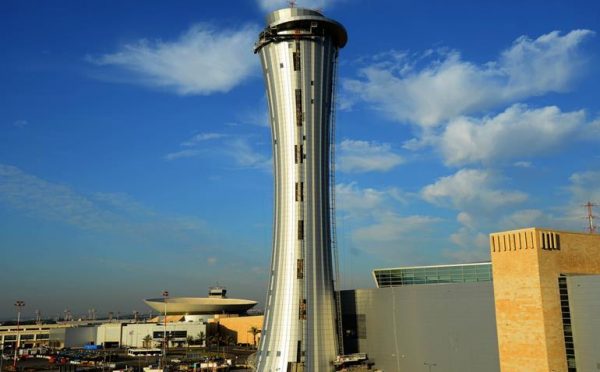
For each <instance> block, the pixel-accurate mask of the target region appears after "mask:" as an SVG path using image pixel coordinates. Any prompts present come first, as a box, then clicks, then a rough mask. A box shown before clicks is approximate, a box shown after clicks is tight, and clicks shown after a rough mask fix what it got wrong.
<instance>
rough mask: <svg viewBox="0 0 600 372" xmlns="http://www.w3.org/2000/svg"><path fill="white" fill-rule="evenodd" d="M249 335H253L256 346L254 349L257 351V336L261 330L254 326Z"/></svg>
mask: <svg viewBox="0 0 600 372" xmlns="http://www.w3.org/2000/svg"><path fill="white" fill-rule="evenodd" d="M248 333H252V344H253V345H254V348H255V349H256V335H257V334H259V333H260V329H258V328H257V327H254V326H252V327H250V329H249V330H248Z"/></svg>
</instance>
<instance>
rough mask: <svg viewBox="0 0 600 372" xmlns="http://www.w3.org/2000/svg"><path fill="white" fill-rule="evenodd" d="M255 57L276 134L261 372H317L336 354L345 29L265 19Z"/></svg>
mask: <svg viewBox="0 0 600 372" xmlns="http://www.w3.org/2000/svg"><path fill="white" fill-rule="evenodd" d="M267 23H268V25H267V27H266V28H265V29H264V31H263V32H262V33H261V34H260V36H259V40H258V41H257V42H256V46H255V49H254V52H255V53H257V54H258V55H259V57H260V60H261V63H262V67H263V73H264V78H265V85H266V89H267V99H268V103H269V118H270V122H271V130H272V143H273V161H274V182H275V185H274V186H275V187H274V190H275V191H274V198H275V209H274V222H273V256H272V263H271V271H270V273H271V277H270V285H269V289H268V294H267V301H266V311H265V320H264V325H263V332H262V337H261V341H260V346H259V351H258V353H257V367H258V370H259V371H265V372H268V371H295V370H302V369H301V368H302V367H300V366H303V367H304V368H303V370H304V371H313V372H322V371H331V370H333V369H334V367H333V361H334V359H335V357H336V355H337V353H338V345H337V343H338V335H337V327H336V303H335V298H334V262H333V253H332V230H331V221H332V218H334V216H332V215H331V209H330V207H331V194H330V186H331V185H330V166H331V152H330V151H331V146H330V145H331V141H332V138H333V133H332V128H333V127H332V113H333V107H332V106H333V97H334V81H335V70H336V61H337V56H338V50H339V49H340V48H342V47H343V46H344V45H345V44H346V41H347V34H346V30H345V29H344V27H343V26H342V25H341V24H339V23H338V22H336V21H333V20H331V19H328V18H326V17H324V16H323V15H322V14H321V13H319V12H317V11H314V10H308V9H301V8H286V9H280V10H277V11H275V12H273V13H271V14H270V15H269V16H268V17H267Z"/></svg>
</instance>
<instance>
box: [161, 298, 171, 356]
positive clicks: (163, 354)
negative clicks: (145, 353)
mask: <svg viewBox="0 0 600 372" xmlns="http://www.w3.org/2000/svg"><path fill="white" fill-rule="evenodd" d="M162 296H163V302H164V303H165V315H164V317H163V352H162V363H161V364H162V367H163V368H164V366H165V361H166V358H167V298H168V297H169V291H163V293H162Z"/></svg>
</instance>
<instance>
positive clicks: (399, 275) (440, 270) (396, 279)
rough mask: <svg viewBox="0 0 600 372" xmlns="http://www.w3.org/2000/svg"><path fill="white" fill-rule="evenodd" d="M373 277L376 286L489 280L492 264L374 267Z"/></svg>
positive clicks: (490, 278)
mask: <svg viewBox="0 0 600 372" xmlns="http://www.w3.org/2000/svg"><path fill="white" fill-rule="evenodd" d="M373 277H374V279H375V283H376V284H377V287H378V288H383V287H397V286H403V285H415V284H446V283H473V282H489V281H491V280H492V264H491V263H490V262H484V263H476V264H464V265H442V266H419V267H398V268H392V269H375V270H373Z"/></svg>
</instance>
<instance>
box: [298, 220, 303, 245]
mask: <svg viewBox="0 0 600 372" xmlns="http://www.w3.org/2000/svg"><path fill="white" fill-rule="evenodd" d="M298 239H299V240H302V239H304V220H299V221H298Z"/></svg>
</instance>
